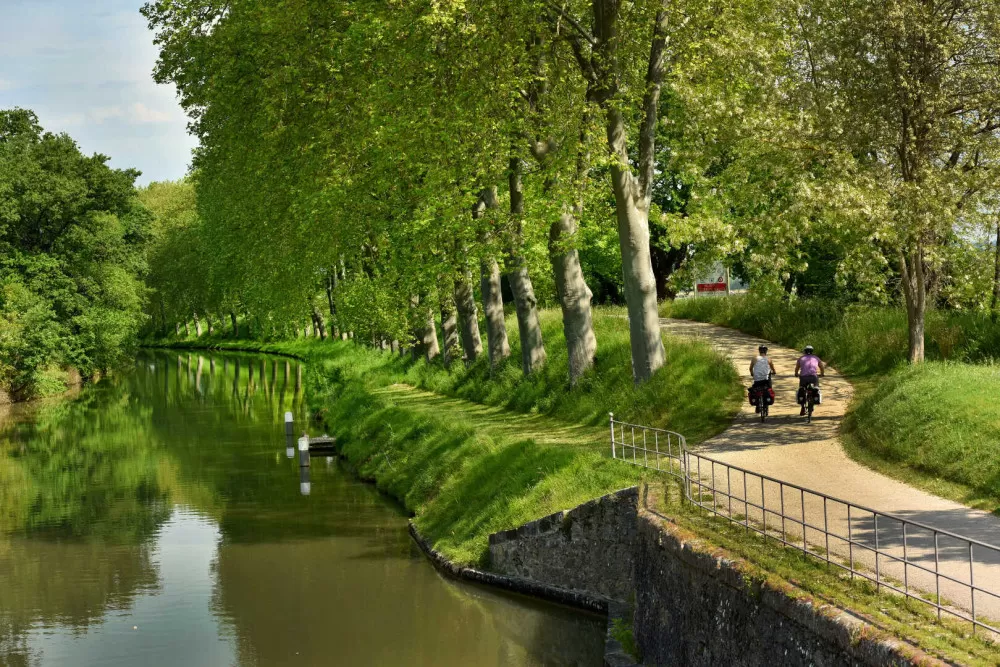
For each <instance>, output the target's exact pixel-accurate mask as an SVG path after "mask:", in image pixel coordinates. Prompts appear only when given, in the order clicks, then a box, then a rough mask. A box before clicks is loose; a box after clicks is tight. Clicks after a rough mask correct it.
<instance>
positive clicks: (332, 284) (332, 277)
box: [326, 268, 337, 317]
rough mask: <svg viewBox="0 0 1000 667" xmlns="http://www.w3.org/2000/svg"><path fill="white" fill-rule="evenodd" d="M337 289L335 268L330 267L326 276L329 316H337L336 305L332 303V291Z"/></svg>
mask: <svg viewBox="0 0 1000 667" xmlns="http://www.w3.org/2000/svg"><path fill="white" fill-rule="evenodd" d="M336 289H337V270H336V269H334V268H331V269H330V273H329V274H328V275H327V276H326V304H327V307H328V308H329V309H330V317H336V316H337V306H336V305H335V304H334V303H333V292H334V290H336Z"/></svg>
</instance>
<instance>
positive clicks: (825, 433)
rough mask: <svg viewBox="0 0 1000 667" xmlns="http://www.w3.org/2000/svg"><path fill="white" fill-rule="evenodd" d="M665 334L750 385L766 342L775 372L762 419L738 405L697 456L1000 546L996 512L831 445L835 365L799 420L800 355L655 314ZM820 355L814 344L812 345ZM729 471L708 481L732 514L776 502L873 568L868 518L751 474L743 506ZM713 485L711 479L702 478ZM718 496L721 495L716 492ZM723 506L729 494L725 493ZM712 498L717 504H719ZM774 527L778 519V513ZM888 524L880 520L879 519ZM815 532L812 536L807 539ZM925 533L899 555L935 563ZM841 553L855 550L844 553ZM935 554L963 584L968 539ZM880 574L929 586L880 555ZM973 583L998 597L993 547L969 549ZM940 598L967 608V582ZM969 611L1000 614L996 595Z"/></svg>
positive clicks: (999, 560) (842, 392)
mask: <svg viewBox="0 0 1000 667" xmlns="http://www.w3.org/2000/svg"><path fill="white" fill-rule="evenodd" d="M661 324H662V327H663V329H664V330H665V331H667V332H668V333H670V334H673V335H675V336H682V337H698V338H704V339H707V340H708V341H709V342H710V344H711V345H712V346H713V347H715V348H716V349H717V350H718V351H719V352H721V353H722V354H724V355H726V356H727V357H729V358H730V360H731V361H732V363H733V365H734V366H735V367H736V369H737V371H738V372H739V374H740V376H741V377H742V378H744V382H745V383H746V384H747V385H749V383H750V378H749V372H748V371H749V365H750V359H751V358H752V357H753V355H754V354H756V350H757V346H758V345H760V344H762V343H766V344H767V345H768V347H769V348H770V352H769V355H768V356H770V357H771V358H772V360H773V362H774V366H775V369H776V370H777V376H776V378H775V380H774V382H773V384H774V390H775V394H776V399H775V404H774V405H773V406H772V407H771V412H770V415H771V416H770V417H769V420H768V422H767V423H764V424H761V423H760V420H759V418H758V417H757V415H755V414H754V410H753V408H752V407H750V406H749V405H748V403H747V402H746V401H744V404H743V408H742V409H741V411H740V413H739V415H738V416H737V417H736V420H735V422H734V423H733V425H732V426H731V427H730V428H729V429H727V430H726V431H724V432H723V433H721V434H720V435H718V436H716V437H714V438H712V439H710V440H707V441H706V442H704V443H702V445H700V446H699V447H698V448H697V450H696V453H698V454H703V455H705V456H709V457H711V458H713V459H716V460H718V461H722V462H724V463H729V464H732V465H736V466H740V467H741V468H745V469H747V470H750V471H753V472H756V473H760V474H763V475H768V476H770V477H774V478H776V479H780V480H782V481H785V482H790V483H792V484H797V485H799V486H802V487H805V488H806V489H812V490H815V491H818V492H820V493H824V494H827V495H830V496H834V497H837V498H842V499H844V500H846V501H848V502H850V503H856V504H858V505H863V506H867V507H871V508H872V509H875V510H878V511H880V512H888V513H891V514H894V515H896V516H899V517H901V518H903V519H907V520H909V521H915V522H918V523H921V524H925V525H928V526H931V527H933V528H937V529H940V530H946V531H949V532H951V533H956V534H959V535H963V536H967V537H970V538H973V539H976V540H979V541H981V542H985V543H987V544H996V545H1000V517H996V516H993V515H991V514H988V513H986V512H982V511H979V510H974V509H970V508H968V507H966V506H964V505H961V504H959V503H956V502H952V501H950V500H945V499H942V498H939V497H937V496H934V495H931V494H929V493H926V492H924V491H921V490H919V489H915V488H913V487H911V486H908V485H906V484H904V483H902V482H899V481H896V480H893V479H890V478H888V477H886V476H884V475H881V474H879V473H877V472H874V471H873V470H870V469H868V468H866V467H864V466H862V465H860V464H858V463H855V462H854V461H852V460H851V459H850V458H848V456H847V454H845V453H844V450H843V448H842V447H841V445H840V442H839V431H840V426H841V422H842V420H843V417H844V412H845V410H846V408H847V404H848V403H849V402H850V399H851V395H852V387H851V384H850V383H849V382H848V381H847V380H846V379H844V377H843V376H841V375H840V374H839V373H837V372H836V371H835V370H833V369H830V368H828V369H827V375H826V377H825V378H822V379H821V382H820V384H821V386H822V388H823V405H821V406H818V407H817V408H816V412H815V413H814V415H813V421H812V423H811V424H807V423H805V419H804V418H800V417H799V416H798V414H799V406H798V405H797V404H796V403H795V392H796V390H797V389H798V379H797V378H795V377H794V374H793V372H794V370H795V360H796V359H797V358H798V356H799V354H800V353H799V352H797V351H795V350H791V349H788V348H785V347H782V346H780V345H775V344H774V343H771V342H768V341H764V340H763V339H760V338H755V337H753V336H749V335H747V334H744V333H741V332H738V331H735V330H733V329H727V328H724V327H719V326H714V325H710V324H703V323H700V322H690V321H686V320H661ZM820 352H822V350H820ZM710 474H711V472H710V471H709V470H708V469H707V468H705V469H703V470H702V476H703V477H704V478H706V479H708V477H709V476H710ZM734 474H735V473H728V477H727V479H725V480H723V479H722V478H721V474H720V475H719V476H718V478H717V479H716V481H715V482H714V484H715V488H716V489H719V490H720V491H726V492H727V493H730V494H731V495H732V496H733V498H735V499H736V500H735V502H736V504H737V507H735V508H734V514H750V516H751V517H752V518H754V519H755V520H757V521H760V520H761V518H762V517H761V514H762V513H761V512H760V510H755V509H754V508H753V506H754V505H757V506H758V507H760V506H761V505H765V506H766V507H767V508H768V511H769V512H770V510H771V508H775V509H777V508H779V507H781V505H782V503H784V506H785V509H786V514H788V515H790V516H792V517H793V518H798V519H799V520H800V521H801V518H802V516H803V514H804V515H805V517H806V523H807V524H809V525H812V526H818V527H822V526H824V523H826V524H828V526H829V528H830V530H831V531H835V532H837V533H839V534H842V535H845V536H847V535H849V534H850V535H851V537H852V538H853V539H854V540H856V541H857V542H858V543H860V544H861V545H862V546H861V547H860V548H859V546H854V547H853V549H852V548H851V547H850V546H849V545H848V543H847V541H846V540H845V541H843V543H841V544H838V543H837V540H833V542H832V543H831V544H830V545H829V547H826V544H825V539H824V538H821V537H820V535H821V533H820V531H818V530H816V531H814V530H811V529H809V528H807V529H806V530H807V537H808V542H809V543H810V545H813V546H823V547H826V548H829V550H830V551H832V552H834V553H836V554H839V555H841V556H842V557H853V558H854V560H855V561H859V560H860V561H864V562H869V561H871V562H870V566H871V567H874V565H875V564H874V562H873V561H874V559H873V558H870V552H865V550H864V548H863V545H864V544H868V543H870V544H872V545H874V540H875V530H873V528H874V521H873V517H872V515H871V514H867V516H863V515H862V516H859V513H858V512H856V511H855V513H854V514H853V515H852V516H851V518H850V521H848V516H847V511H846V508H844V507H843V506H836V505H835V504H829V503H827V504H826V505H827V506H826V507H824V503H823V501H822V499H820V498H818V497H811V496H809V495H808V494H802V493H800V492H799V491H797V490H791V489H785V490H784V491H781V490H779V488H778V485H777V484H773V483H771V482H767V483H765V484H764V485H763V486H762V485H761V480H760V478H759V477H756V476H750V475H748V476H746V477H747V480H746V488H747V491H746V493H745V495H746V501H747V503H748V504H749V505H750V511H749V512H747V511H746V510H747V507H746V505H744V507H743V508H740V507H739V505H740V504H741V501H742V499H743V498H744V492H743V490H742V489H743V487H744V480H743V479H742V477H743V476H742V475H738V474H737V475H736V477H734V476H733V475H734ZM708 483H709V484H712V482H708ZM722 497H723V496H721V494H720V498H722ZM725 500H726V502H728V500H729V498H728V497H725ZM719 502H722V501H721V500H720V501H719ZM776 519H777V515H771V516H769V517H768V522H769V525H768V528H769V529H773V528H775V523H774V522H775V521H776ZM880 521H881V523H880V525H879V526H878V539H879V545H880V547H882V548H883V549H885V548H888V549H889V550H890V551H891V553H893V554H894V555H898V556H900V557H901V556H902V555H903V553H902V551H903V540H902V528H901V524H899V523H898V522H892V521H887V520H882V519H880ZM777 523H778V526H777V528H780V519H777ZM887 523H888V524H889V525H887ZM784 530H785V533H786V535H788V536H789V539H790V540H791V539H792V538H794V536H795V530H796V528H795V526H794V525H792V524H790V523H789V522H786V525H785V528H784ZM814 533H815V535H814ZM798 539H799V540H800V541H801V539H802V528H801V526H800V527H798ZM933 540H934V538H933V536H932V534H931V533H929V532H927V531H924V532H923V533H921V531H919V530H913V529H911V530H910V531H909V532H908V534H907V544H906V547H907V550H908V551H907V556H908V557H909V560H910V561H911V562H917V563H918V564H920V565H922V566H925V567H927V568H928V569H930V570H933V569H934V546H933ZM850 551H853V552H854V553H853V554H851V553H850ZM938 551H939V554H938V555H939V558H940V561H941V566H940V567H941V572H943V573H945V574H947V575H949V576H952V577H954V579H956V580H957V581H958V582H968V581H969V579H970V571H969V570H970V568H969V554H968V547H967V545H965V544H963V543H960V542H958V541H956V540H951V539H949V538H947V537H942V538H939V545H938ZM881 561H882V562H881V563H880V568H881V571H883V572H887V573H888V574H889V576H891V577H893V578H894V579H896V580H898V581H899V582H900V584H902V582H903V580H904V579H906V580H907V583H908V584H909V585H910V586H917V587H919V588H921V589H923V590H925V591H927V592H934V591H935V582H934V577H933V576H932V575H928V574H927V573H926V572H924V571H922V570H920V569H919V568H915V567H908V568H906V571H905V572H904V570H903V568H902V566H898V565H895V564H893V563H892V562H890V563H889V564H888V565H887V564H886V563H885V561H886V558H882V559H881ZM975 562H976V565H975V568H974V576H975V584H976V585H977V586H979V587H982V588H984V589H986V590H989V591H991V592H997V593H998V594H1000V552H994V553H990V552H989V550H987V549H985V548H981V547H980V548H978V551H977V553H976V554H975ZM941 591H942V595H944V596H945V597H947V598H948V599H949V600H950V602H951V603H952V604H953V605H956V606H959V607H962V608H965V609H968V608H970V607H971V599H970V596H969V588H968V586H967V585H961V584H958V583H953V582H944V584H943V585H942V589H941ZM975 603H976V612H977V615H982V614H987V615H988V616H989V617H990V618H991V619H1000V597H992V596H991V595H988V594H986V593H979V592H977V593H976V597H975Z"/></svg>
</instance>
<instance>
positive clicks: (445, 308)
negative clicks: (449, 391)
mask: <svg viewBox="0 0 1000 667" xmlns="http://www.w3.org/2000/svg"><path fill="white" fill-rule="evenodd" d="M441 335H442V336H443V337H444V347H443V348H442V350H441V352H442V355H443V356H444V364H445V366H451V363H452V362H453V361H455V360H456V359H461V358H462V347H461V344H460V343H459V340H458V315H457V313H456V312H455V303H454V301H453V300H452V299H451V298H447V297H444V296H442V299H441Z"/></svg>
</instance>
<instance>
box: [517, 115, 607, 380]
mask: <svg viewBox="0 0 1000 667" xmlns="http://www.w3.org/2000/svg"><path fill="white" fill-rule="evenodd" d="M589 120H590V115H589V113H585V114H584V116H583V118H582V122H581V130H580V136H579V147H578V150H577V156H576V178H575V180H574V183H573V185H574V190H575V192H577V193H578V197H579V199H578V200H577V201H576V203H575V204H573V205H572V206H571V207H570V206H566V207H565V208H564V210H563V213H562V215H560V216H559V219H558V220H555V221H554V222H553V223H552V225H551V227H550V228H549V261H550V262H551V264H552V271H553V274H554V276H555V285H556V295H557V296H558V297H559V304H560V306H561V307H562V321H563V337H564V338H565V340H566V352H567V357H568V362H569V382H570V386H575V385H576V383H577V381H578V380H579V379H580V377H581V376H582V375H583V374H584V373H586V372H587V370H588V369H589V368H590V367H591V366H593V364H594V354H595V353H596V351H597V336H596V334H595V333H594V322H593V317H592V314H591V309H590V303H591V299H592V298H593V296H594V295H593V293H592V292H591V291H590V287H589V286H588V285H587V281H586V279H585V278H584V275H583V267H582V266H580V252H579V251H578V250H577V248H576V241H577V239H576V233H577V223H578V221H579V220H580V218H581V216H582V215H583V196H582V193H583V191H584V188H585V187H586V183H587V180H588V174H589V172H590V155H589V152H588V148H587V127H588V126H589V124H590V123H589ZM553 144H554V142H553V141H552V140H550V141H548V142H544V143H543V142H537V143H536V144H534V147H533V149H532V153H533V154H534V155H535V158H536V159H537V160H538V161H539V163H540V164H541V163H544V162H546V158H547V155H548V150H549V147H550V146H552V145H553ZM553 185H554V183H553V182H552V181H551V180H547V181H546V183H545V188H544V191H545V194H546V195H550V194H551V191H552V189H553Z"/></svg>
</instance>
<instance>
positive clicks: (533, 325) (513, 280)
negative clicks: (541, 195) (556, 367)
mask: <svg viewBox="0 0 1000 667" xmlns="http://www.w3.org/2000/svg"><path fill="white" fill-rule="evenodd" d="M507 183H508V186H509V188H510V215H511V230H510V244H509V254H508V262H507V280H509V281H510V287H511V291H513V292H514V306H515V307H516V308H517V330H518V333H519V334H520V337H521V370H522V372H523V373H524V374H525V375H530V374H531V373H533V372H535V371H536V370H538V369H539V368H541V367H542V366H544V365H545V358H546V354H545V344H544V343H543V342H542V325H541V323H540V322H539V321H538V301H537V300H536V299H535V289H534V287H533V286H532V284H531V278H530V277H529V276H528V266H527V263H526V262H525V260H524V255H523V245H524V241H523V238H522V226H523V224H524V184H523V183H522V181H521V160H520V158H516V157H512V158H511V159H510V172H509V174H508V177H507Z"/></svg>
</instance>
